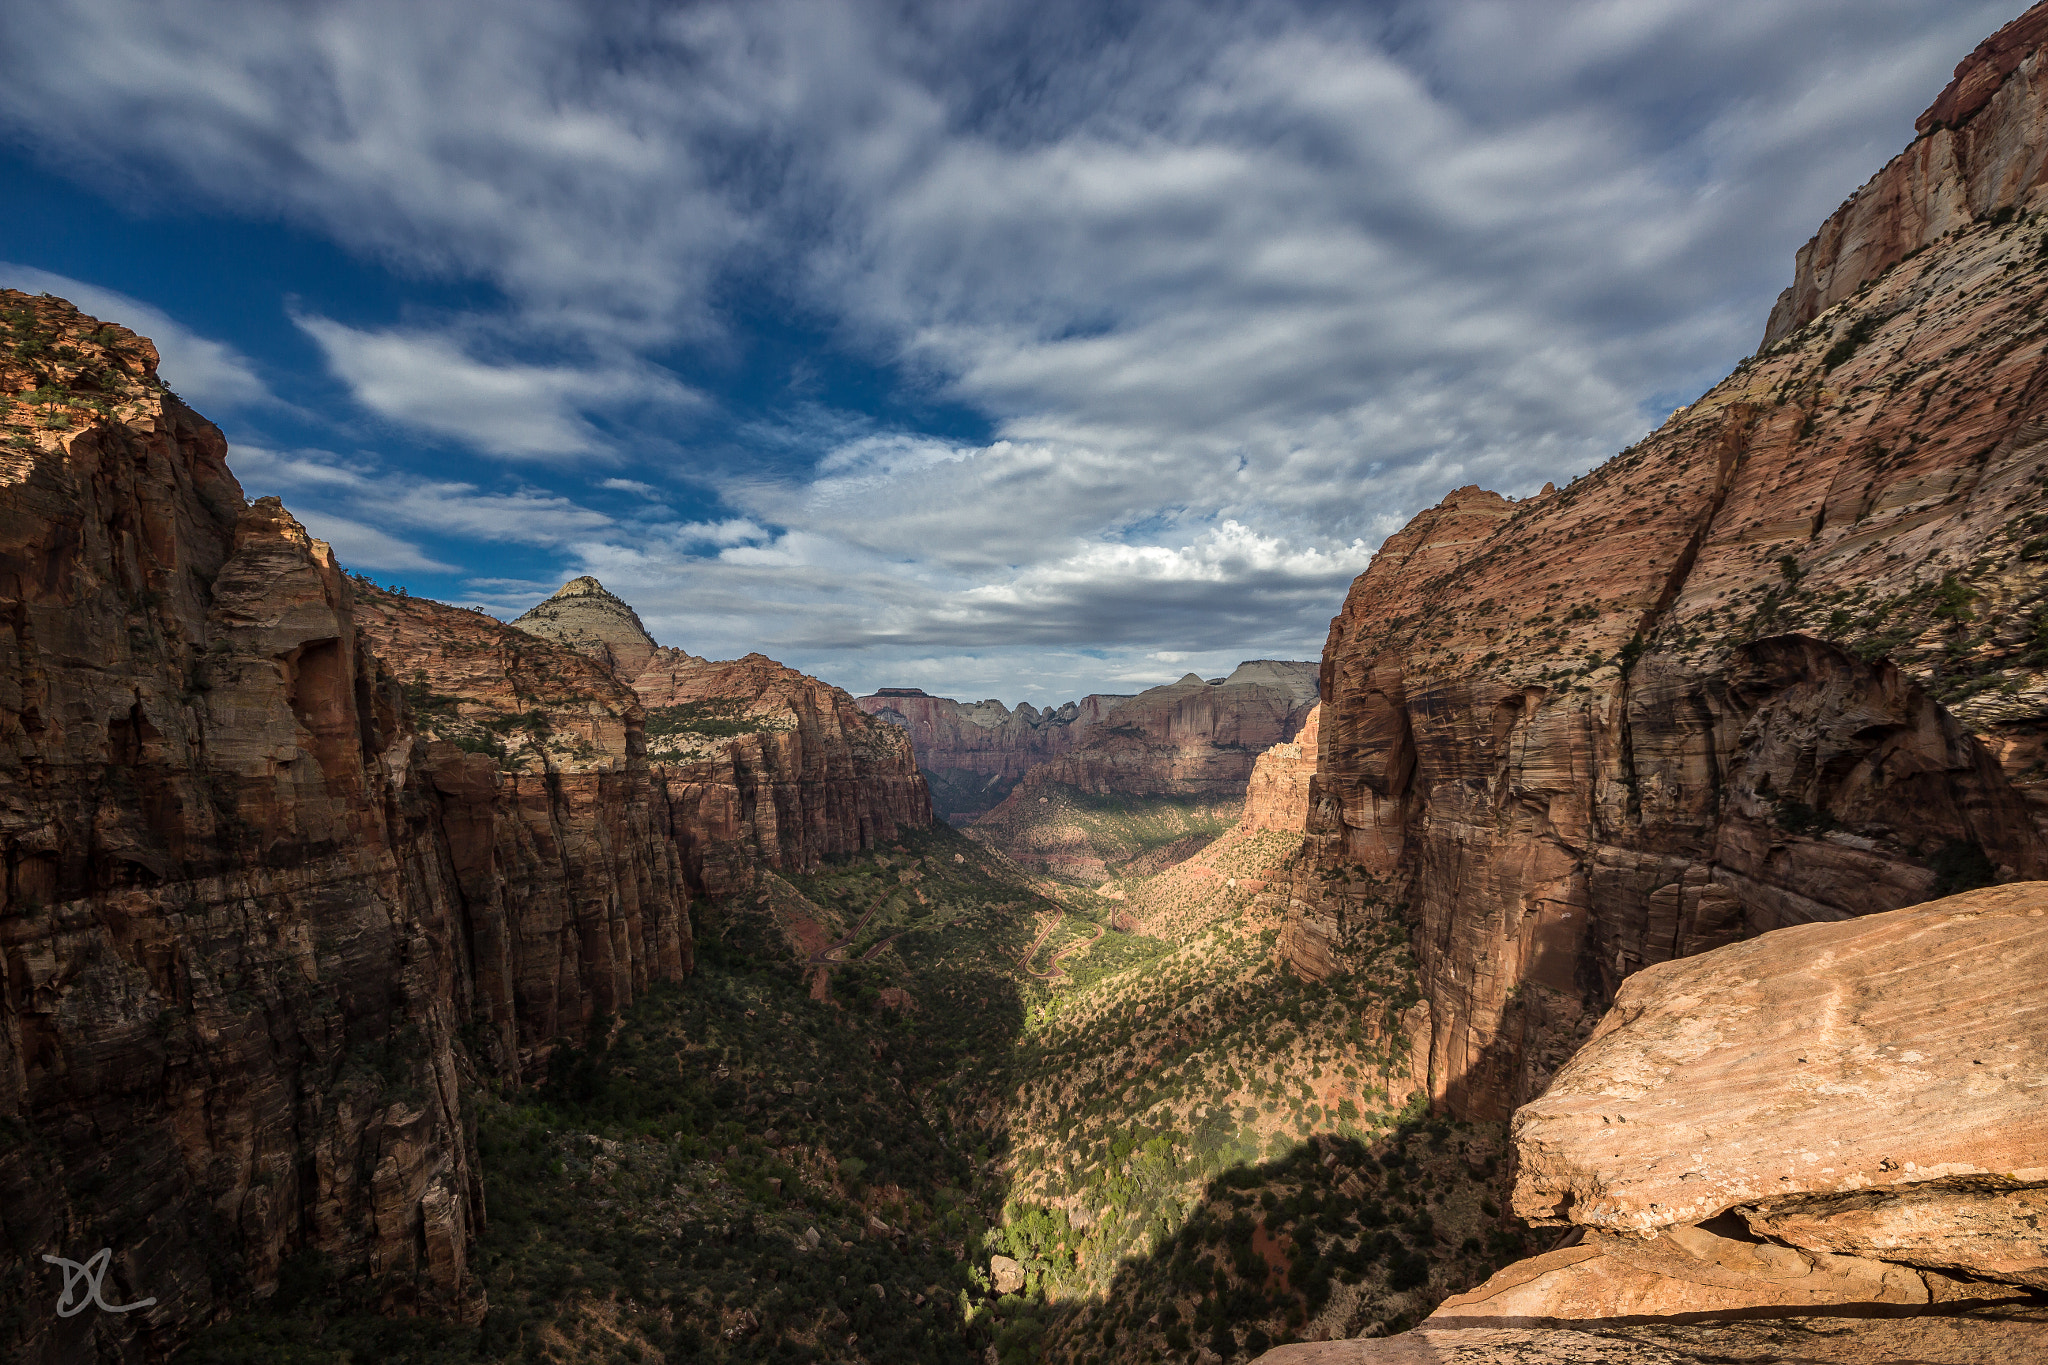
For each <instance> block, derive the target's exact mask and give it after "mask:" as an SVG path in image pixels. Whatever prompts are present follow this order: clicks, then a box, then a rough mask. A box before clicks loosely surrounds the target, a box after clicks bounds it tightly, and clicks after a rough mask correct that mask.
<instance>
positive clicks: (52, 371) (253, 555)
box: [0, 292, 483, 1362]
mask: <svg viewBox="0 0 2048 1365" xmlns="http://www.w3.org/2000/svg"><path fill="white" fill-rule="evenodd" d="M0 307H4V310H5V314H6V321H7V323H8V324H9V326H10V329H11V331H12V337H11V340H12V341H13V342H14V347H13V350H12V352H11V356H10V358H9V359H8V360H6V361H5V362H0V387H4V388H5V389H6V391H7V392H8V393H9V394H10V395H20V394H23V393H24V392H25V391H33V393H34V395H35V397H34V398H33V399H32V400H31V402H29V403H21V402H18V401H12V400H11V401H9V403H8V404H7V408H8V411H7V413H6V416H7V418H8V420H9V426H8V428H7V437H8V444H7V446H6V448H5V456H4V460H0V619H4V626H0V851H4V860H5V899H4V907H0V1225H4V1227H5V1231H6V1238H5V1241H4V1243H0V1245H4V1247H5V1250H4V1251H0V1302H5V1303H6V1304H7V1305H8V1309H7V1312H6V1313H5V1314H4V1315H0V1334H4V1345H0V1353H4V1354H6V1355H7V1357H8V1358H9V1359H15V1360H27V1361H49V1362H57V1361H73V1360H82V1359H88V1358H90V1359H100V1360H123V1361H139V1360H145V1359H160V1358H162V1357H163V1356H164V1355H165V1354H167V1353H168V1351H169V1350H170V1349H171V1348H172V1347H173V1346H175V1345H176V1344H177V1342H178V1341H179V1340H180V1339H181V1338H182V1337H183V1335H184V1334H185V1333H186V1332H187V1331H189V1330H190V1328H191V1327H192V1326H193V1325H195V1324H197V1323H201V1322H204V1321H206V1320H207V1319H209V1318H210V1317H212V1316H214V1315H216V1314H217V1313H219V1312H221V1311H223V1310H224V1309H225V1308H226V1307H227V1306H229V1305H231V1304H233V1303H235V1302H237V1301H239V1300H241V1299H243V1298H244V1297H246V1296H247V1295H250V1294H252V1293H260V1292H263V1291H264V1290H265V1289H266V1288H268V1287H270V1286H273V1285H275V1283H276V1278H277V1272H278V1266H279V1263H280V1261H281V1260H282V1258H283V1257H284V1256H285V1255H286V1254H287V1253H290V1252H292V1251H295V1250H298V1249H300V1248H316V1249H318V1250H320V1251H323V1252H324V1253H326V1254H327V1255H328V1256H329V1257H330V1258H331V1259H332V1261H333V1262H334V1263H335V1264H336V1265H337V1266H338V1267H340V1268H342V1269H343V1270H345V1271H351V1272H355V1273H369V1274H372V1275H374V1276H376V1277H377V1278H376V1281H375V1282H376V1283H377V1284H378V1285H379V1286H381V1289H382V1292H383V1293H384V1295H385V1299H386V1301H387V1302H389V1303H393V1304H398V1303H408V1302H410V1303H418V1304H422V1305H427V1306H433V1307H435V1308H437V1309H439V1310H442V1311H451V1312H457V1313H466V1314H467V1313H475V1312H478V1311H480V1310H481V1306H482V1305H481V1303H480V1302H479V1301H478V1300H477V1299H476V1298H475V1297H474V1296H473V1292H472V1291H473V1286H472V1282H471V1279H470V1277H469V1275H468V1272H467V1268H466V1257H467V1254H468V1248H469V1247H470V1246H471V1244H472V1240H473V1237H474V1234H475V1230H476V1228H477V1226H478V1224H479V1222H480V1220H481V1217H482V1212H483V1210H482V1205H481V1194H480V1186H479V1184H478V1181H477V1172H476V1154H475V1151H474V1148H473V1145H472V1141H471V1139H470V1137H469V1136H468V1135H467V1132H466V1130H465V1127H464V1124H463V1121H462V1118H461V1116H460V1109H461V1100H460V1097H459V1088H458V1071H459V1064H458V1050H457V1048H456V1047H455V1044H454V1041H453V1040H454V1037H455V1034H456V1031H457V1030H458V1029H459V1027H460V1026H461V1025H462V1023H463V1022H464V1020H465V1018H466V1014H467V1010H468V1005H469V1002H470V1000H471V998H472V996H473V992H474V976H473V974H472V971H471V964H470V962H469V960H468V957H467V954H466V953H465V951H464V948H463V944H464V941H465V937H466V935H465V931H464V927H463V909H462V901H461V897H460V895H459V894H458V892H457V890H456V882H455V877H454V873H453V869H452V867H451V864H450V859H449V856H448V847H447V845H446V843H445V842H444V841H443V840H442V838H441V837H440V833H439V830H440V814H439V806H438V800H437V797H436V794H435V792H434V790H433V787H432V784H431V781H430V779H429V777H428V775H427V773H426V772H425V770H424V768H423V765H422V762H421V743H420V741H419V739H418V738H417V737H416V736H415V735H414V734H413V733H412V732H411V731H410V729H409V727H408V726H407V725H406V723H405V720H404V703H403V700H402V697H401V696H400V695H399V691H398V689H397V687H396V686H395V685H393V684H392V683H391V682H390V681H389V679H388V678H387V677H385V676H384V675H383V674H382V673H381V672H380V670H379V669H378V667H377V664H376V661H375V660H374V658H373V657H372V656H371V655H370V653H369V652H368V651H366V650H365V649H363V648H362V647H361V645H360V642H359V640H358V638H357V634H356V630H355V625H354V622H353V617H352V612H353V601H352V591H351V585H350V583H349V580H348V579H347V578H346V576H344V575H343V574H342V573H341V571H340V570H339V569H338V568H337V567H336V565H335V563H334V559H333V556H332V555H331V554H330V553H329V552H328V549H327V547H326V546H325V545H323V544H321V543H320V542H318V541H314V540H312V539H311V538H310V537H308V536H307V535H306V533H305V532H304V531H303V530H302V529H301V528H300V527H299V525H298V524H297V523H296V522H295V521H293V520H292V518H291V517H290V516H289V514H287V513H286V512H285V511H284V509H283V508H282V507H280V506H279V505H278V504H277V502H276V501H275V500H274V499H265V500H263V501H260V502H258V503H256V504H254V505H253V506H250V505H247V504H245V502H244V500H243V497H242V492H241V489H240V487H239V486H238V485H237V483H236V481H235V479H234V476H233V475H232V474H231V473H229V471H228V468H227V464H226V461H225V455H226V443H225V442H224V441H223V440H222V438H221V435H220V432H219V431H218V430H216V429H215V428H214V427H213V426H211V425H210V424H208V423H206V422H205V421H203V420H202V419H200V418H199V417H197V416H196V415H194V414H193V413H192V412H191V411H190V410H189V409H187V408H185V407H184V406H183V405H182V404H181V403H179V402H178V401H177V399H176V398H174V397H172V396H171V395H170V394H169V393H168V392H166V391H165V390H164V389H163V388H162V387H161V385H160V384H159V383H158V382H157V381H156V378H155V373H154V368H153V367H154V363H155V359H156V354H155V351H154V349H153V348H152V347H151V346H150V345H149V343H148V342H146V341H143V340H142V339H140V338H138V337H135V336H134V335H133V334H132V333H129V332H127V331H126V330H125V329H122V328H119V327H112V326H105V325H102V324H99V323H97V322H96V321H94V320H93V319H90V318H87V317H83V316H81V315H79V314H78V313H77V311H76V310H75V309H73V308H71V307H70V305H68V304H65V303H63V302H61V301H59V300H56V299H50V298H35V299H31V298H29V297H27V296H25V295H21V294H17V293H11V292H10V293H6V294H4V295H0ZM102 1247H105V1248H110V1249H111V1251H112V1265H111V1268H110V1270H109V1272H108V1274H107V1276H106V1279H105V1282H104V1283H105V1300H106V1302H108V1303H116V1304H120V1303H131V1302H134V1301H136V1300H138V1299H143V1298H150V1297H154V1298H155V1299H156V1303H155V1304H154V1305H152V1306H150V1307H148V1308H145V1309H141V1310H138V1311H135V1312H132V1313H125V1314H111V1313H101V1312H96V1311H95V1312H89V1313H85V1314H80V1315H77V1316H73V1317H68V1318H65V1317H60V1316H59V1315H58V1314H57V1313H56V1311H55V1307H56V1302H57V1297H58V1292H59V1289H60V1288H61V1281H60V1277H59V1274H58V1271H57V1269H56V1268H54V1267H52V1266H49V1265H46V1264H43V1263H42V1261H41V1259H40V1258H41V1257H42V1256H43V1255H56V1256H61V1257H67V1258H69V1259H71V1260H74V1261H78V1262H84V1261H86V1260H87V1259H88V1258H89V1257H91V1256H92V1255H93V1253H94V1252H96V1251H98V1250H99V1249H100V1248H102Z"/></svg>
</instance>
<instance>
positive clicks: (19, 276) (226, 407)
mask: <svg viewBox="0 0 2048 1365" xmlns="http://www.w3.org/2000/svg"><path fill="white" fill-rule="evenodd" d="M0 288H6V289H19V290H22V291H23V292H25V293H29V294H55V295H57V296H58V297H59V298H63V299H69V300H70V301H71V302H73V303H75V304H77V305H78V307H79V308H80V309H81V310H82V311H84V312H86V313H88V314H90V315H91V316H93V317H96V318H98V319H99V320H100V321H102V322H114V323H119V324H120V325H121V326H123V327H126V328H127V329H128V330H129V331H131V332H134V333H136V334H137V335H139V336H145V337H148V338H149V339H150V340H151V341H152V342H154V343H156V350H157V355H158V356H159V357H161V363H160V364H159V365H158V366H157V374H158V375H159V376H160V377H161V378H162V379H163V381H164V382H165V383H166V384H169V385H170V386H171V388H172V389H174V390H175V391H176V392H177V393H178V395H179V396H180V397H182V398H184V399H185V400H186V401H187V402H189V403H193V404H196V405H197V406H198V407H199V408H200V409H202V410H206V411H213V412H226V411H232V410H235V409H238V408H249V407H255V406H257V405H259V404H268V403H275V402H276V401H277V400H276V399H275V398H274V397H272V395H271V392H270V390H269V389H268V388H266V387H265V386H264V383H263V381H262V380H261V379H259V378H257V376H256V367H255V366H254V365H253V364H251V363H250V361H249V358H248V357H247V356H245V355H243V354H242V353H241V352H239V351H237V350H236V349H235V348H234V347H232V346H230V345H228V344H226V343H225V342H220V341H214V340H212V339H211V338H209V337H203V336H200V335H199V334H198V333H197V332H194V331H193V330H192V329H191V328H189V327H186V326H185V325H184V324H182V323H180V322H178V321H176V320H175V319H173V318H172V317H171V315H170V314H168V313H166V312H164V311H163V310H162V309H160V308H156V307H153V306H151V305H150V304H147V303H144V302H143V301H142V300H140V299H137V298H131V297H129V296H128V295H126V294H122V293H118V292H116V291H115V290H112V289H102V288H100V287H99V286H98V285H96V284H88V283H86V282H85V281H84V280H74V279H71V278H70V277H69V276H65V275H57V274H53V273H51V272H50V271H47V270H38V269H36V268H35V267H34V266H28V265H17V264H15V263H14V262H12V261H0Z"/></svg>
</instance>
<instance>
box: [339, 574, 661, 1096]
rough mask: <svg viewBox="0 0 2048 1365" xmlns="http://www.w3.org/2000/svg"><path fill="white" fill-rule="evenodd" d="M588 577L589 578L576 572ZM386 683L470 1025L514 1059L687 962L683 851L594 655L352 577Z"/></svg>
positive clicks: (522, 1061) (624, 709)
mask: <svg viewBox="0 0 2048 1365" xmlns="http://www.w3.org/2000/svg"><path fill="white" fill-rule="evenodd" d="M589 581H594V580H589ZM355 596H356V603H355V619H356V624H357V626H358V627H359V628H360V629H361V631H362V633H363V638H364V640H365V641H366V643H367V644H368V646H369V647H370V649H371V650H373V651H374V652H375V653H376V655H377V656H378V657H379V658H380V659H381V660H383V662H384V664H385V666H386V668H388V669H389V670H390V672H391V673H392V674H394V675H395V676H396V677H397V679H398V681H399V682H400V684H401V685H402V686H403V687H404V690H405V695H406V699H407V701H408V703H409V705H410V709H411V711H412V714H413V717H414V721H415V724H416V725H417V726H418V729H419V731H420V734H421V736H422V739H423V740H424V741H425V742H424V743H423V745H422V747H421V757H420V763H421V766H422V769H423V770H424V772H425V773H426V775H427V777H428V779H429V780H430V782H431V783H432V785H433V788H434V791H435V793H436V794H437V796H438V797H439V806H440V811H441V823H442V829H443V831H444V835H445V837H446V840H447V844H448V854H449V858H450V861H451V863H452V864H453V867H454V871H455V876H456V881H457V885H458V886H459V887H460V889H461V893H462V899H463V908H464V913H465V917H466V922H467V923H468V924H470V925H471V926H472V941H471V943H470V956H471V960H472V962H473V964H474V972H475V977H476V994H475V999H474V1001H473V1005H472V1017H473V1018H474V1019H475V1021H476V1022H478V1023H481V1024H487V1025H488V1028H485V1029H480V1030H477V1031H476V1032H475V1033H474V1034H473V1035H472V1036H473V1039H474V1040H476V1042H477V1045H479V1046H482V1047H483V1048H484V1049H485V1050H486V1052H487V1057H486V1060H488V1061H489V1062H490V1063H491V1065H492V1066H493V1067H494V1069H496V1070H498V1071H500V1072H503V1073H506V1074H514V1075H517V1074H521V1073H525V1074H532V1073H533V1072H534V1071H535V1070H536V1067H537V1066H538V1065H539V1064H542V1063H544V1062H545V1060H546V1054H547V1050H548V1048H549V1046H550V1044H551V1043H552V1042H553V1041H554V1040H555V1039H557V1038H567V1039H569V1040H571V1041H573V1042H581V1041H582V1039H583V1036H584V1029H585V1026H586V1025H587V1024H588V1023H589V1021H590V1020H591V1019H593V1018H595V1017H597V1016H598V1015H602V1014H611V1013H615V1012H617V1011H618V1010H619V1009H621V1008H623V1007H624V1006H626V1005H628V1004H630V1003H631V1002H632V1000H633V998H634V997H635V996H636V995H638V994H640V993H642V992H644V991H645V990H646V989H647V985H648V983H649V982H650V981H661V980H669V981H672V980H677V979H680V978H681V977H683V976H685V975H687V974H688V972H689V970H690V967H691V963H692V958H693V950H692V946H691V937H690V913H689V895H688V891H687V890H686V885H685V878H684V875H683V871H684V858H683V856H682V853H681V851H680V849H679V844H681V843H682V842H684V841H683V840H681V839H679V838H678V835H677V831H676V829H675V827H674V825H673V824H672V822H671V814H670V810H669V806H668V803H667V802H666V801H665V800H663V799H662V797H661V795H660V792H659V789H658V788H657V786H656V785H655V784H654V783H653V782H652V781H651V780H650V773H649V770H648V766H647V763H646V760H645V757H644V755H645V750H646V740H645V734H644V722H643V713H642V710H641V707H640V704H639V698H638V697H637V696H635V695H634V693H633V691H632V689H630V688H628V687H626V686H625V685H624V684H623V683H621V682H619V680H618V679H617V678H616V677H615V676H613V674H612V673H611V672H610V671H608V670H607V669H606V668H605V667H604V666H602V665H600V664H598V663H595V662H593V661H592V660H590V659H588V658H586V657H584V656H583V655H581V654H579V653H575V652H572V651H570V650H567V649H563V648H561V647H559V646H556V645H552V644H549V643H547V642H546V641H543V640H539V639H536V638H534V637H533V636H531V635H529V634H527V633H525V632H524V631H520V630H515V629H513V628H512V627H510V626H507V625H502V624H500V623H499V622H497V621H495V620H492V619H491V618H490V617H488V616H485V615H483V614H482V613H480V612H474V611H468V610H464V609H462V608H459V607H450V606H445V605H443V604H442V603H439V602H434V601H430V600H428V599H425V598H418V597H401V596H399V595H397V594H395V593H391V592H386V591H383V590H382V589H379V588H377V587H376V586H375V585H373V584H370V583H368V582H366V581H363V580H357V582H356V588H355Z"/></svg>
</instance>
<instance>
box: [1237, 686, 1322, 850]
mask: <svg viewBox="0 0 2048 1365" xmlns="http://www.w3.org/2000/svg"><path fill="white" fill-rule="evenodd" d="M1320 713H1321V708H1320V707H1316V706H1311V707H1309V709H1308V716H1307V718H1306V719H1304V720H1303V721H1302V723H1301V731H1300V733H1298V734H1296V735H1295V737H1294V738H1293V739H1291V740H1287V741H1285V742H1283V743H1280V744H1275V745H1274V746H1273V747H1271V748H1270V749H1268V750H1266V752H1264V753H1262V754H1260V755H1259V756H1258V758H1257V759H1255V760H1254V761H1253V763H1252V775H1251V777H1250V778H1249V779H1248V780H1247V781H1246V783H1245V787H1244V820H1243V824H1244V827H1245V828H1246V829H1276V830H1286V831H1288V832H1289V833H1299V832H1300V831H1302V830H1304V829H1307V828H1308V788H1309V781H1310V779H1312V778H1313V777H1314V776H1315V775H1316V744H1317V742H1318V739H1319V726H1318V723H1317V722H1318V721H1319V719H1320Z"/></svg>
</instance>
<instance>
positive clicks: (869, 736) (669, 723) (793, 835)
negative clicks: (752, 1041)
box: [633, 649, 932, 893]
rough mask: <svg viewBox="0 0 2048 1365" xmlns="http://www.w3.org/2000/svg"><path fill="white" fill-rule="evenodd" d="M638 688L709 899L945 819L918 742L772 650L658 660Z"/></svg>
mask: <svg viewBox="0 0 2048 1365" xmlns="http://www.w3.org/2000/svg"><path fill="white" fill-rule="evenodd" d="M633 686H634V688H635V689H636V690H637V691H638V693H639V695H640V699H641V701H642V702H643V703H645V705H646V707H647V714H648V716H649V734H650V738H649V741H648V756H649V759H650V761H651V762H652V763H653V764H654V773H655V781H656V783H657V784H658V785H659V787H660V788H661V791H662V793H663V795H664V798H665V799H666V800H667V802H668V805H669V809H670V810H671V812H672V813H673V815H672V819H673V822H674V826H675V829H676V831H677V838H678V840H679V842H680V844H681V847H682V850H683V856H684V859H685V863H686V866H687V867H688V868H689V869H690V871H691V875H692V877H693V879H694V881H695V882H696V884H698V885H701V886H702V887H704V889H705V890H707V891H709V892H712V893H716V892H719V891H722V890H728V889H731V888H732V887H735V886H737V885H739V884H740V883H741V882H742V881H743V880H744V878H745V876H746V875H747V874H746V869H747V868H749V867H751V866H753V865H755V864H758V865H760V866H764V867H768V868H772V869H774V870H775V871H778V872H811V871H815V870H816V869H817V867H818V865H819V863H820V862H821V860H823V859H825V858H827V857H831V856H833V855H836V854H842V853H853V852H856V851H858V850H860V849H864V848H871V847H873V846H874V845H875V844H878V843H883V842H886V841H888V840H890V839H894V838H895V837H896V836H897V833H898V831H900V830H905V829H923V828H925V827H926V826H928V825H930V824H931V823H932V801H931V792H930V790H929V789H928V788H927V786H926V785H925V779H924V775H923V774H922V773H920V772H919V771H918V770H917V759H916V757H915V755H914V754H912V752H911V747H910V737H909V736H908V735H906V734H905V733H904V732H903V730H902V729H900V728H899V727H897V726H894V725H890V724H888V723H887V722H885V721H880V720H876V719H874V718H873V717H871V716H869V715H868V714H866V713H865V712H864V711H862V710H861V709H860V708H859V707H858V706H856V705H855V704H854V700H853V698H852V697H851V696H849V695H848V694H847V693H846V692H845V691H843V690H841V689H840V688H837V687H832V686H830V685H828V684H826V683H823V682H820V681H819V680H818V679H816V678H813V677H809V676H807V675H806V674H803V673H799V672H797V671H796V670H795V669H793V668H785V667H783V666H782V665H781V664H778V663H776V662H775V661H774V660H773V659H769V658H766V657H764V656H762V655H760V654H749V655H747V656H746V657H745V658H743V659H735V660H731V661H727V662H715V661H713V660H709V659H698V658H693V657H691V656H690V655H689V654H686V653H684V652H683V651H682V650H679V649H662V650H659V651H657V652H656V654H655V656H654V659H653V662H651V663H650V664H649V665H648V666H647V668H646V670H645V671H644V672H642V673H641V674H640V675H639V676H638V677H636V678H635V679H634V680H633Z"/></svg>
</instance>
